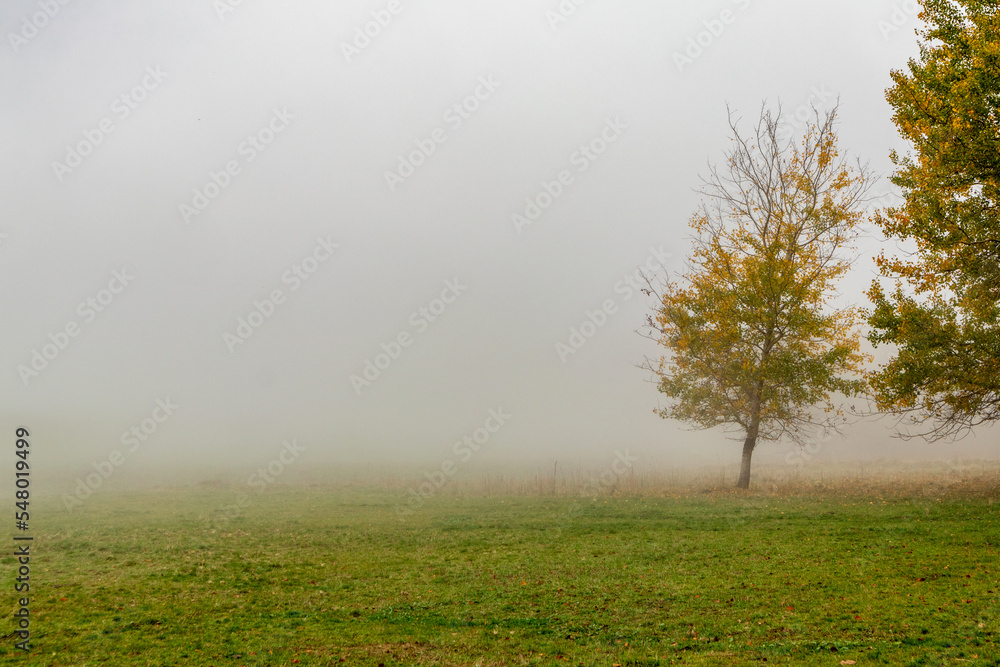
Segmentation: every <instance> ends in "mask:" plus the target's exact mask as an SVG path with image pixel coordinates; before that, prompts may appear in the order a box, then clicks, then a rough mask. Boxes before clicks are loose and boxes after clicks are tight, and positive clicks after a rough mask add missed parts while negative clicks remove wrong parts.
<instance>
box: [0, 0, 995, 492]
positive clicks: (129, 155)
mask: <svg viewBox="0 0 1000 667" xmlns="http://www.w3.org/2000/svg"><path fill="white" fill-rule="evenodd" d="M577 1H578V2H579V0H577ZM0 21H2V25H3V35H4V41H3V44H2V46H0V81H2V90H3V96H2V102H0V114H2V122H0V132H2V145H3V159H2V160H0V169H2V172H0V182H2V183H3V191H4V196H3V198H2V200H0V207H2V209H0V210H2V215H0V234H3V235H4V236H3V237H2V244H0V271H2V280H0V284H2V285H3V288H2V290H0V310H2V312H3V314H4V316H3V318H2V319H0V327H2V337H3V340H4V345H3V353H2V360H0V362H2V363H0V371H2V372H0V398H2V405H3V413H2V422H3V428H4V429H5V430H4V432H5V433H12V432H13V428H14V427H15V426H16V425H19V424H25V425H28V426H30V427H32V428H33V429H34V431H35V438H36V442H37V443H39V444H36V446H35V452H36V454H37V455H38V456H39V458H38V459H36V461H37V462H38V464H39V465H42V464H43V463H45V462H47V463H48V464H51V465H53V466H55V465H57V464H59V465H63V464H64V465H66V466H68V467H69V469H70V470H71V471H73V470H78V471H79V473H80V474H82V473H84V472H87V471H88V467H89V466H90V465H91V463H92V462H94V461H98V460H101V459H104V458H106V457H107V456H108V453H109V452H111V451H113V450H116V449H117V450H123V451H126V459H127V460H126V462H125V464H124V465H123V466H122V474H123V475H124V476H125V477H126V478H127V476H128V475H132V474H134V475H140V474H142V475H146V476H147V477H148V476H149V475H151V474H152V475H155V474H156V471H157V470H159V469H162V468H163V467H164V466H166V465H167V464H179V465H190V466H192V467H197V466H201V465H207V464H218V463H220V462H221V463H222V464H228V463H233V464H236V463H239V464H241V465H242V464H247V465H255V464H256V463H258V462H260V463H264V462H267V461H268V460H270V459H273V458H274V456H275V455H276V454H277V453H278V452H279V451H281V442H282V441H283V440H285V439H288V438H295V439H297V441H298V442H299V443H301V444H303V445H304V446H305V447H306V452H305V453H304V454H303V455H302V458H301V459H300V462H301V464H302V465H304V466H305V465H326V464H330V463H333V464H337V463H347V462H353V463H356V462H362V463H364V462H373V463H384V462H391V463H396V464H399V463H408V462H413V464H414V465H415V466H420V465H423V464H425V463H431V464H433V462H435V461H440V460H442V459H445V458H451V457H452V454H451V452H452V448H453V444H454V443H455V442H456V441H459V440H461V439H462V438H463V437H464V436H470V435H472V434H474V433H475V432H476V430H477V429H480V428H486V427H487V426H490V427H491V428H492V427H493V426H497V427H498V428H496V429H494V430H495V432H492V433H490V435H489V439H488V442H487V443H486V444H484V445H483V446H482V448H481V450H480V451H479V452H477V453H476V455H475V458H474V463H475V465H485V464H488V463H504V464H506V465H511V466H517V465H522V464H523V465H524V466H534V465H541V464H545V465H550V462H551V461H553V460H555V459H559V460H560V461H566V462H573V461H580V462H592V463H595V464H601V463H602V462H610V461H611V460H612V459H613V457H614V452H615V451H616V450H625V449H626V448H628V449H629V450H630V451H631V452H632V454H633V455H635V456H638V457H639V458H640V459H641V460H642V461H643V463H649V464H655V465H659V466H672V465H680V464H687V463H705V464H716V463H732V464H735V463H736V460H737V448H736V447H735V446H734V445H733V444H732V443H731V442H730V441H727V440H726V439H725V438H724V436H723V435H722V434H719V433H708V434H705V433H698V434H693V433H689V432H686V431H684V430H682V429H681V428H680V427H679V425H677V424H674V423H670V422H665V421H663V420H661V419H659V418H658V417H656V416H655V415H654V414H653V410H654V408H656V407H657V406H658V405H659V395H658V394H657V392H656V391H655V388H654V386H653V385H652V384H650V383H648V376H647V374H646V373H644V372H643V371H641V370H639V369H638V368H637V367H636V365H637V364H638V363H640V362H641V361H642V359H643V357H644V356H645V355H652V354H657V349H656V346H655V345H653V344H652V343H650V342H649V341H648V340H645V339H643V338H641V337H640V336H639V335H638V334H636V333H635V330H636V329H637V328H639V327H640V326H641V325H642V322H643V318H644V316H645V313H646V312H647V310H648V301H647V300H646V299H645V298H644V297H643V296H642V295H641V294H638V293H637V291H636V290H635V289H634V287H633V285H632V284H631V282H632V279H631V278H628V277H629V276H632V275H634V273H635V271H636V269H637V268H638V267H640V266H642V265H645V264H647V262H658V261H662V262H663V263H665V264H666V269H668V270H676V269H678V268H680V267H681V263H682V262H683V258H684V255H685V254H686V252H687V248H688V245H687V243H688V242H687V221H688V218H689V216H690V215H691V213H692V212H693V211H694V210H695V207H696V205H697V202H698V195H697V193H696V192H695V191H694V188H695V187H696V186H697V185H698V182H699V180H698V179H699V175H702V174H705V173H706V168H707V164H708V162H709V161H716V160H718V159H719V158H720V157H721V156H722V151H723V150H724V149H725V147H726V146H727V144H728V140H729V134H728V128H727V123H726V104H727V103H728V104H729V105H730V106H731V107H732V108H733V109H735V110H736V111H737V112H738V113H739V114H740V115H741V116H743V117H744V118H745V119H746V121H747V122H750V121H754V120H756V117H757V113H758V110H759V107H760V105H761V103H762V101H763V100H765V99H766V100H769V101H770V102H771V103H772V104H773V103H776V102H777V101H779V100H780V101H781V102H782V104H783V106H784V108H785V111H786V113H787V114H788V115H789V117H790V119H791V122H790V129H791V130H793V131H798V130H800V129H801V126H800V125H798V124H797V121H794V118H795V114H796V112H797V111H800V110H804V108H805V106H804V105H807V104H809V103H810V102H813V103H816V104H818V105H819V106H820V107H828V106H829V105H830V104H832V103H833V102H834V101H835V99H836V98H837V97H839V98H840V100H841V116H840V118H841V125H840V137H841V145H842V147H843V148H844V149H847V150H849V151H850V152H851V153H852V154H856V155H860V156H861V157H863V158H864V159H866V160H870V162H871V165H872V167H873V169H874V170H875V171H877V172H879V173H881V174H883V175H886V176H888V174H889V173H890V171H891V164H890V162H889V160H888V153H889V151H890V149H892V148H905V145H904V144H902V142H901V140H900V139H899V137H898V135H897V133H896V130H895V127H894V126H893V124H892V122H891V109H890V108H889V106H888V105H887V103H886V102H885V99H884V90H885V88H886V87H887V86H888V85H889V83H890V79H889V72H890V70H891V69H893V68H900V67H903V66H905V63H906V60H907V58H908V57H910V56H912V55H914V54H915V53H916V51H917V48H916V38H915V36H914V33H913V31H914V29H915V28H916V27H917V26H918V21H917V19H916V16H915V14H914V13H913V12H912V7H911V6H910V4H909V3H905V2H889V1H883V0H837V1H833V0H829V1H813V2H792V1H790V0H785V1H780V0H773V1H771V2H765V1H764V0H715V1H712V2H701V1H699V2H695V1H693V0H688V1H683V2H681V1H673V0H671V1H669V2H663V1H661V0H658V1H654V0H615V1H614V2H611V1H609V0H589V1H586V2H582V4H580V5H579V6H577V5H576V4H575V3H573V2H571V1H570V0H564V1H563V2H562V3H560V2H559V1H558V0H539V1H536V2H528V1H523V0H504V1H503V2H468V1H465V2H457V1H455V2H444V1H440V0H415V1H412V2H411V1H407V0H396V1H393V2H389V1H388V0H373V1H370V2H369V1H365V2H359V1H358V2H320V1H318V0H285V1H283V2H280V3H278V2H264V1H263V0H242V2H237V0H217V1H216V2H213V1H212V0H170V1H167V0H154V1H148V2H142V3H119V2H105V1H101V0H93V1H91V2H83V1H82V0H70V1H67V0H62V2H60V1H59V0H34V1H30V0H9V1H7V2H4V3H2V5H0ZM383 24H384V25H383ZM37 26H41V27H37ZM897 26H898V27H897ZM366 29H367V31H368V33H369V34H368V35H366V34H365V31H366ZM699 41H700V42H701V46H698V45H697V43H698V42H699ZM692 45H694V46H692ZM387 174H389V175H388V176H387ZM892 192H893V187H892V186H891V184H890V183H888V181H887V180H883V181H882V182H881V183H880V184H879V185H878V186H877V187H876V193H878V194H884V195H885V197H886V198H885V199H883V200H882V201H883V202H884V203H889V202H891V193H892ZM529 200H530V201H533V202H534V205H536V206H538V210H533V209H532V205H531V204H529ZM515 214H516V215H517V216H520V217H519V218H514V217H513V216H514V215H515ZM879 247H880V246H879V245H878V243H877V241H873V240H871V239H869V240H868V241H866V245H865V248H864V252H863V253H862V255H863V256H862V257H861V258H860V259H859V261H858V262H857V264H856V272H855V274H854V275H852V276H851V277H850V280H848V281H847V282H845V284H844V286H843V292H844V296H845V298H846V299H848V300H854V301H856V302H859V303H862V302H863V296H862V295H861V294H860V290H861V289H863V288H864V287H865V286H867V284H868V283H869V282H870V280H871V278H872V276H873V274H874V270H873V265H872V263H871V260H870V255H871V254H873V253H875V252H877V250H878V249H879ZM650 266H652V264H650ZM661 273H662V272H661ZM275 297H277V298H275ZM597 311H606V312H604V314H603V315H597V314H596V312H597ZM588 312H590V313H591V315H592V316H591V317H590V318H588ZM254 313H257V314H254ZM609 313H610V314H609ZM241 320H243V321H245V322H246V324H242V323H241ZM589 320H594V321H596V322H597V324H599V325H600V326H598V325H597V324H595V325H594V326H593V328H592V329H591V328H590V326H584V323H585V322H588V321H589ZM254 324H258V325H259V326H254ZM573 328H576V329H577V330H580V329H581V328H584V329H586V332H587V333H590V334H592V335H590V336H589V337H587V338H586V343H585V344H584V345H583V346H582V347H580V349H578V350H574V352H573V353H572V354H570V353H568V352H567V351H566V350H567V349H573V346H572V342H571V340H570V339H571V330H572V329H573ZM248 333H249V334H250V335H248V336H247V335H246V334H248ZM581 335H582V334H581ZM576 342H579V340H577V341H576ZM560 344H562V345H563V346H565V347H559V345H560ZM46 345H48V348H47V352H48V355H47V356H48V357H50V358H46V354H45V352H46ZM396 345H398V346H399V347H398V349H397V347H396ZM383 346H384V347H383ZM36 351H37V354H36ZM380 354H386V355H387V356H386V357H382V358H379V355H380ZM39 355H40V356H39ZM392 357H395V358H392ZM367 362H371V364H372V366H370V367H369V368H368V377H367V378H366V377H365V371H366V363H367ZM380 362H381V365H382V366H383V368H382V369H379V370H378V377H375V370H373V369H374V368H375V365H376V364H379V363H380ZM387 362H389V363H387ZM33 364H34V365H33ZM352 376H355V377H354V378H353V379H352ZM168 401H169V402H168ZM158 402H159V403H158ZM501 408H502V410H503V414H506V415H507V416H506V417H504V418H502V419H501V421H503V424H502V425H501V424H498V422H497V420H496V419H495V418H493V417H491V416H490V411H491V410H493V411H498V410H500V409H501ZM143 420H147V421H146V424H147V427H148V426H152V425H155V432H148V433H146V434H145V440H144V441H143V442H142V443H141V447H137V448H136V449H135V451H134V452H132V451H127V450H126V449H125V447H124V446H123V442H122V435H123V434H124V433H126V432H128V431H129V430H130V429H131V428H133V427H136V426H138V425H141V423H142V422H143ZM151 420H152V421H151ZM157 420H159V421H157ZM491 420H492V421H491ZM891 426H892V422H889V421H883V422H879V423H877V424H874V425H868V426H865V427H860V428H856V429H854V430H853V431H851V433H850V434H849V436H848V437H847V438H846V439H845V440H844V441H841V440H839V439H838V440H835V441H832V442H831V443H828V445H827V446H826V448H825V450H824V452H822V456H823V457H835V456H839V457H843V458H847V459H850V458H858V457H868V458H878V457H880V456H889V457H908V456H913V457H916V456H917V455H918V454H919V455H921V456H930V457H931V458H949V457H953V456H957V455H965V456H968V455H980V456H990V457H994V456H995V455H996V452H997V442H998V440H997V437H996V433H995V432H990V431H984V432H982V433H980V434H979V435H978V436H977V437H976V438H975V439H971V440H967V441H965V442H963V443H961V444H960V445H957V446H956V445H936V446H935V447H932V448H928V447H925V446H921V445H919V444H916V443H900V442H894V441H891V439H890V438H889V437H888V433H889V432H890V430H891ZM140 432H141V427H140ZM42 443H44V444H42ZM788 450H789V446H788V445H765V446H763V448H762V449H761V450H760V451H761V452H765V453H763V454H762V455H761V456H764V457H765V459H766V456H767V454H766V452H767V451H770V452H772V453H773V457H775V458H776V460H779V461H780V460H781V459H782V457H783V456H784V453H785V452H787V451H788ZM43 452H44V453H43Z"/></svg>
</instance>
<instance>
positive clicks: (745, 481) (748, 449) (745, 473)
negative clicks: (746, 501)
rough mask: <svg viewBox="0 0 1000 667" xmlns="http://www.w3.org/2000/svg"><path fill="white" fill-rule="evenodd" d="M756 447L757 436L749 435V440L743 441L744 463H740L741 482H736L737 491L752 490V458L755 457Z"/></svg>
mask: <svg viewBox="0 0 1000 667" xmlns="http://www.w3.org/2000/svg"><path fill="white" fill-rule="evenodd" d="M755 446H757V435H756V434H753V435H751V434H750V433H747V439H746V440H744V441H743V461H742V462H741V463H740V481H738V482H736V488H737V489H749V488H750V457H751V456H753V448H754V447H755Z"/></svg>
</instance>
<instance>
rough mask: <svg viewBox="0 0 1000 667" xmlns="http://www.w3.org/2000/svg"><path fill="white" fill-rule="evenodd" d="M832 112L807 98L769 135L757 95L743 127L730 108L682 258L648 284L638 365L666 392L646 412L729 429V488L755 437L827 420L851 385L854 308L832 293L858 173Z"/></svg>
mask: <svg viewBox="0 0 1000 667" xmlns="http://www.w3.org/2000/svg"><path fill="white" fill-rule="evenodd" d="M835 119H836V110H833V111H831V112H829V113H828V114H826V115H825V117H821V116H820V114H819V113H818V112H817V114H816V122H815V123H814V124H812V125H811V126H810V127H809V128H808V130H807V132H806V136H805V137H804V138H803V139H802V141H801V143H796V142H795V141H793V140H788V141H782V140H781V139H780V137H781V136H782V132H781V128H782V122H783V119H782V115H781V112H780V109H779V110H778V112H777V113H772V112H771V111H769V110H767V109H766V108H762V110H761V116H760V120H759V122H758V124H757V126H756V128H755V130H754V131H753V132H751V133H750V134H749V135H744V134H742V133H741V132H740V130H739V129H738V128H737V123H736V122H735V121H734V120H733V116H732V114H730V123H729V124H730V129H731V130H732V137H733V138H732V141H733V147H732V148H731V149H730V150H729V151H728V152H727V154H726V162H725V166H724V167H723V168H721V169H720V168H718V167H713V168H712V170H711V172H710V175H709V177H708V178H706V179H704V180H703V185H704V188H703V195H704V197H703V201H702V204H701V206H700V208H699V210H698V211H697V212H696V213H695V214H694V216H693V217H692V218H691V221H690V226H691V228H692V229H693V231H694V245H693V250H692V253H691V255H690V256H689V258H688V268H687V270H686V271H685V272H682V273H681V274H680V275H679V276H678V280H675V281H672V282H668V283H667V284H666V285H664V286H663V288H662V291H661V290H659V289H653V288H652V287H651V290H650V293H651V294H655V296H656V297H657V308H656V310H655V312H654V313H653V314H652V315H651V316H650V317H649V319H648V322H647V323H648V325H649V327H650V329H651V331H652V333H653V337H654V338H656V340H657V341H658V342H659V343H660V344H661V345H662V346H663V347H665V348H666V354H664V355H663V356H662V357H660V358H659V359H657V360H648V361H647V367H648V368H649V369H650V370H652V371H653V372H654V373H655V374H656V377H657V378H658V388H659V391H660V392H662V393H663V394H665V395H666V396H667V397H669V399H671V401H670V403H669V405H668V406H667V407H664V408H662V409H661V410H660V411H659V413H660V416H662V417H664V418H667V419H677V420H682V421H685V422H688V423H690V424H693V425H694V426H695V427H697V428H712V427H716V426H721V427H725V428H728V429H730V430H735V431H737V432H739V433H740V434H741V436H740V437H741V438H742V439H743V442H744V446H743V459H742V468H741V473H740V479H739V482H738V486H740V487H742V488H747V487H748V486H749V482H750V460H751V456H752V454H753V450H754V448H755V447H756V444H757V441H758V439H762V440H778V439H780V438H782V437H789V438H791V439H792V440H794V441H800V442H801V440H802V438H803V437H804V436H805V435H806V434H807V433H809V432H810V431H813V430H814V428H813V427H820V428H835V427H836V424H837V421H838V419H839V417H840V416H842V413H840V412H839V410H838V409H837V408H836V406H835V405H834V403H833V396H834V395H835V394H838V393H839V394H844V395H855V394H858V393H859V392H861V391H862V390H863V388H864V382H863V381H862V379H861V371H862V364H863V363H864V361H865V355H864V354H862V353H861V352H860V350H859V342H860V339H861V335H860V334H859V333H858V332H857V330H856V328H855V327H856V324H857V322H858V321H859V317H860V315H861V311H859V310H858V309H856V308H837V307H834V304H833V301H832V297H833V289H834V287H835V284H836V281H837V279H838V278H839V277H840V276H842V275H843V274H844V273H845V272H846V271H847V270H848V268H849V265H850V258H849V257H848V256H847V254H846V251H847V249H848V247H849V246H850V244H851V243H852V241H853V239H854V238H855V236H856V228H857V225H858V224H859V222H860V221H861V219H862V215H863V213H862V204H863V202H864V200H865V196H866V193H867V191H868V190H869V188H870V185H871V178H870V175H869V172H868V171H867V168H866V167H864V166H863V165H861V164H857V166H856V168H855V167H852V166H851V164H849V163H848V161H847V160H846V159H845V158H843V157H841V156H840V155H839V153H838V148H837V136H836V134H835V132H834V125H835Z"/></svg>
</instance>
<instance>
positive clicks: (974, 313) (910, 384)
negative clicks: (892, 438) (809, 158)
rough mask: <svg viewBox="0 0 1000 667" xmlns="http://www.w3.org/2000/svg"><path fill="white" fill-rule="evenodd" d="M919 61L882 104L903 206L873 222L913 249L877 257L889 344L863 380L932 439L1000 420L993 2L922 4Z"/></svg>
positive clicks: (999, 118)
mask: <svg viewBox="0 0 1000 667" xmlns="http://www.w3.org/2000/svg"><path fill="white" fill-rule="evenodd" d="M923 5H924V11H923V13H922V14H921V18H922V19H923V20H924V21H925V23H926V24H927V28H926V30H924V31H923V34H922V36H923V42H922V44H921V49H920V56H919V58H917V59H913V60H911V61H910V62H909V67H908V71H906V72H903V71H896V72H893V73H892V78H893V82H894V84H895V85H894V86H893V87H892V88H890V89H889V90H888V91H887V95H886V97H887V99H888V101H889V103H890V105H892V107H893V109H894V111H895V114H894V117H893V120H894V122H895V124H896V126H897V127H898V129H899V131H900V133H901V134H902V135H903V136H904V137H905V138H906V139H907V140H908V141H909V142H910V143H911V145H912V146H913V149H914V151H913V153H912V154H910V155H905V156H900V155H898V154H896V153H893V154H892V159H893V162H894V164H895V165H896V172H895V175H894V176H893V179H892V181H893V182H894V183H895V184H896V185H898V186H899V187H900V188H901V189H902V194H903V198H904V203H903V204H902V205H901V206H899V207H898V208H895V209H890V210H888V211H887V212H885V213H884V214H882V215H880V216H879V217H878V223H879V224H880V226H881V227H882V229H883V230H884V232H885V234H886V235H887V236H888V237H890V238H896V239H899V240H901V241H903V242H906V243H907V244H908V246H909V247H910V248H914V249H915V251H914V252H913V253H912V254H910V255H908V256H903V257H898V256H896V257H886V256H882V257H881V258H880V259H879V267H880V269H881V272H882V274H883V276H885V277H886V278H888V279H889V280H891V281H892V282H893V283H894V286H893V287H892V288H891V291H890V292H889V293H887V292H886V290H885V289H884V288H883V286H882V285H881V284H880V283H879V282H877V281H876V282H875V283H873V284H872V287H871V289H870V290H869V298H870V299H871V300H872V302H873V303H874V305H875V307H874V309H873V311H872V313H871V315H870V318H869V323H870V324H871V326H872V332H871V334H870V336H869V338H870V339H871V341H872V343H874V344H876V345H884V344H891V345H894V346H896V348H897V353H896V356H895V358H894V359H893V360H892V361H891V362H889V363H888V364H886V365H884V366H882V367H881V368H880V369H878V371H877V372H875V373H873V374H872V376H871V385H872V388H873V390H874V392H875V395H876V399H877V403H878V407H879V409H880V410H883V411H888V412H895V413H899V414H903V415H909V416H910V417H912V418H913V421H914V422H916V423H917V424H919V426H918V427H917V433H918V434H920V435H924V436H926V437H928V438H932V439H936V438H940V437H944V436H953V435H959V434H961V433H963V432H966V431H967V430H968V429H970V428H971V427H973V426H975V425H977V424H980V423H983V422H988V421H994V420H998V419H1000V7H998V6H997V3H996V2H981V1H976V0H961V1H952V0H924V2H923Z"/></svg>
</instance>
